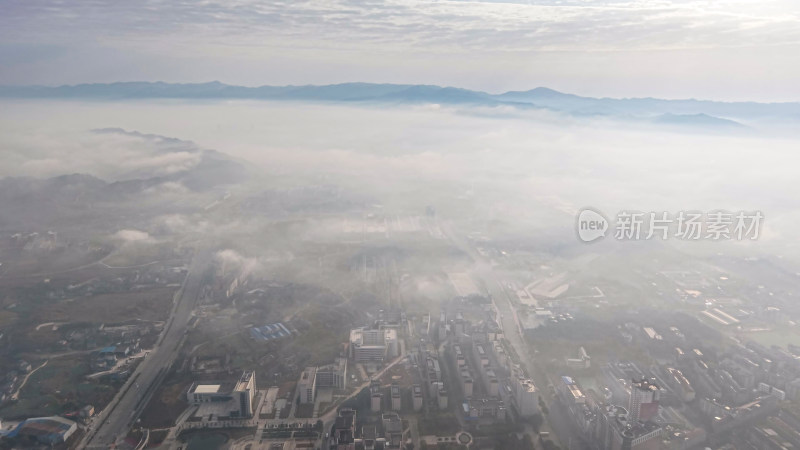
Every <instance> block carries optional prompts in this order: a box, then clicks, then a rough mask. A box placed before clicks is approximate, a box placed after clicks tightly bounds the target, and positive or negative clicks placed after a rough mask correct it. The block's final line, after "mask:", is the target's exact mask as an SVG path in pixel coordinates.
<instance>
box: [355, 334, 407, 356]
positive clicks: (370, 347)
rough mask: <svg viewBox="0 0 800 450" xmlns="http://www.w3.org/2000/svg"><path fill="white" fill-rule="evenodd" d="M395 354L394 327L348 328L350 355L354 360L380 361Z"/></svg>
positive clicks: (395, 335) (395, 338)
mask: <svg viewBox="0 0 800 450" xmlns="http://www.w3.org/2000/svg"><path fill="white" fill-rule="evenodd" d="M397 354H398V352H397V330H395V329H394V328H381V329H368V328H355V329H353V330H350V356H352V357H353V359H354V360H355V361H356V362H368V361H377V362H382V361H385V360H387V359H391V358H394V357H395V356H397Z"/></svg>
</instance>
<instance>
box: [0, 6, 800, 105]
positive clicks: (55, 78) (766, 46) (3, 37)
mask: <svg viewBox="0 0 800 450" xmlns="http://www.w3.org/2000/svg"><path fill="white" fill-rule="evenodd" d="M0 8H1V9H2V14H0V43H2V44H0V56H2V59H3V60H4V64H3V68H2V69H0V83H23V82H30V81H35V82H42V83H50V84H58V83H76V82H82V81H117V80H120V79H131V78H134V79H147V80H152V79H164V80H167V81H207V80H209V79H221V80H223V81H227V82H231V83H240V84H250V85H257V84H291V83H296V84H302V83H318V84H324V83H328V82H339V81H354V80H361V81H393V82H435V83H440V84H449V85H461V86H465V87H472V88H481V89H488V90H493V91H498V90H503V89H506V88H528V87H533V86H532V84H534V85H538V84H549V85H551V87H555V88H561V89H566V90H572V91H578V92H579V93H586V94H599V95H602V94H618V93H622V94H624V93H626V92H628V93H630V94H640V95H643V94H652V95H665V96H675V95H680V94H681V93H687V94H690V95H691V94H694V96H697V97H702V96H704V95H703V94H704V93H705V94H706V95H705V96H706V97H723V98H725V97H727V98H748V97H751V98H752V97H755V96H758V97H760V98H773V99H775V98H777V99H795V100H798V99H800V88H793V87H792V86H793V85H794V84H796V83H792V82H791V80H793V79H796V78H797V76H798V75H800V67H798V65H799V64H798V63H796V62H793V61H792V60H796V58H788V57H787V56H788V55H791V54H796V52H797V50H798V49H800V5H798V3H797V2H794V1H792V0H764V1H758V2H756V1H752V0H730V1H725V2H710V1H708V0H605V1H586V0H566V1H531V2H524V1H519V2H511V1H509V2H503V1H485V2H472V1H470V2H467V1H436V2H429V1H415V0H393V1H387V2H377V1H368V0H358V1H352V0H325V1H292V2H266V3H262V2H253V1H237V2H203V3H195V2H171V1H170V2H166V1H165V2H160V1H153V2H148V3H147V4H146V5H145V6H142V5H140V4H136V5H132V4H128V3H125V2H112V1H98V2H78V3H56V2H49V1H41V0H34V1H21V0H20V1H16V0H15V1H8V2H4V3H3V6H0ZM54 69H58V70H57V71H54ZM644 77H650V78H651V79H649V80H648V79H644ZM592 80H593V81H592ZM631 81H635V83H634V84H633V85H631V84H630V83H631ZM665 82H666V85H664V84H665ZM720 83H721V84H720ZM776 83H777V84H778V85H777V86H776V85H775V84H776ZM704 89H705V90H704ZM734 89H736V90H734ZM781 95H784V96H790V98H786V97H781Z"/></svg>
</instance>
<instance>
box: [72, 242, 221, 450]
mask: <svg viewBox="0 0 800 450" xmlns="http://www.w3.org/2000/svg"><path fill="white" fill-rule="evenodd" d="M211 261H212V253H211V251H209V250H208V249H203V250H201V249H198V250H196V251H195V255H194V257H193V259H192V263H191V266H190V267H189V271H188V272H187V274H186V278H185V279H184V280H183V284H182V286H181V288H180V289H179V290H178V292H177V293H176V294H175V301H174V305H173V308H172V312H171V314H170V319H169V320H168V321H167V325H166V326H165V328H164V331H163V332H162V335H161V339H160V341H159V342H158V343H157V344H156V346H155V347H154V348H153V349H152V350H151V351H150V353H149V355H148V356H147V357H145V359H144V361H142V362H141V363H140V364H139V366H138V367H137V368H136V370H135V371H134V373H133V374H132V375H131V377H130V378H129V379H128V381H127V382H126V383H125V385H124V386H123V387H122V389H120V391H119V392H118V393H117V395H116V396H115V397H114V399H112V400H111V402H110V403H109V404H108V406H107V407H106V408H104V409H103V410H102V411H101V412H100V413H99V414H98V416H97V417H96V418H95V420H94V421H93V422H92V424H93V425H94V427H96V428H94V429H92V428H90V429H89V430H88V432H87V434H86V436H84V439H83V441H81V443H80V444H79V445H78V448H96V449H100V448H103V449H107V448H111V447H113V446H114V444H115V443H119V442H121V441H122V440H123V439H124V438H125V436H126V435H127V434H128V431H129V430H130V429H131V426H132V425H133V423H134V422H135V421H136V420H137V419H138V417H139V415H140V414H141V412H142V410H143V409H144V407H145V406H147V402H148V401H149V399H150V397H151V396H152V394H153V392H155V391H156V390H157V389H158V386H159V385H160V384H161V382H162V381H163V378H164V377H165V376H166V374H167V372H168V369H169V367H170V365H171V364H172V362H173V361H174V360H175V358H176V356H177V355H178V351H179V349H180V346H181V344H182V342H183V338H184V336H185V332H186V330H187V325H188V322H189V319H190V318H191V314H192V311H193V310H194V308H195V306H196V304H197V300H198V297H199V295H200V290H201V288H202V280H203V275H204V274H205V272H206V270H207V269H208V268H209V267H210V265H211ZM95 424H96V425H95Z"/></svg>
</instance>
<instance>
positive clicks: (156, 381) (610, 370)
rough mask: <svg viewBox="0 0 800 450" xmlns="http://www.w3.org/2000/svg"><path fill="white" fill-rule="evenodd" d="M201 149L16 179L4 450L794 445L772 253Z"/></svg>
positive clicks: (8, 269) (8, 227)
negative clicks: (634, 233) (126, 167)
mask: <svg viewBox="0 0 800 450" xmlns="http://www.w3.org/2000/svg"><path fill="white" fill-rule="evenodd" d="M103 132H104V133H113V134H118V135H121V136H123V137H126V138H130V139H134V140H137V141H144V142H145V143H151V144H153V143H155V144H157V145H160V146H163V145H165V146H166V147H167V148H168V149H171V148H172V147H179V148H182V149H183V148H186V147H187V146H189V147H191V146H190V145H189V144H187V143H186V142H184V141H179V140H177V139H170V138H164V137H160V136H153V135H142V134H138V133H130V132H126V131H124V130H107V131H103ZM155 144H154V145H155ZM191 151H192V152H195V153H196V154H197V155H198V157H199V158H200V162H199V163H198V164H197V165H196V166H195V167H194V168H192V169H189V170H186V171H184V172H181V173H180V174H179V175H178V177H179V180H180V182H181V183H183V184H184V185H186V186H191V188H189V189H188V190H186V191H181V192H179V193H178V194H173V193H170V194H168V195H162V193H153V190H154V189H158V188H159V186H160V185H161V184H162V183H163V182H164V180H163V179H158V180H154V179H136V180H133V181H125V182H115V183H107V182H105V181H102V180H100V179H98V178H95V177H93V176H90V175H81V174H75V175H65V176H59V177H55V178H50V179H45V180H33V179H25V178H6V179H3V180H0V185H2V190H0V197H1V198H0V201H2V206H3V209H4V211H9V212H11V213H13V214H7V215H6V214H4V216H3V223H2V224H0V225H2V230H3V233H2V235H1V236H0V263H2V265H0V302H1V303H0V306H1V307H2V309H0V362H2V364H1V365H0V367H2V373H0V378H1V379H2V386H0V389H1V390H0V418H2V422H1V423H0V428H1V429H2V436H3V437H2V441H0V442H2V443H1V444H0V445H2V446H3V447H4V448H16V446H37V445H40V446H49V447H52V448H96V449H100V448H119V449H126V448H127V449H143V448H155V447H157V448H162V449H177V450H180V449H193V448H198V449H199V448H216V447H217V446H222V445H225V446H226V447H227V448H231V449H250V450H255V449H270V450H277V449H286V450H289V449H294V448H297V449H304V448H308V449H391V448H398V449H425V448H428V449H432V448H440V449H447V448H454V449H455V448H502V449H548V450H549V449H557V448H562V449H615V450H617V449H676V450H677V449H693V448H704V447H706V446H714V448H726V446H729V445H732V444H733V443H735V444H736V445H737V447H736V448H744V447H742V446H743V445H747V446H748V447H747V448H753V449H764V448H776V449H777V448H792V447H793V446H798V445H800V403H798V402H800V335H798V328H797V323H796V322H795V320H796V319H797V317H798V316H800V311H798V306H797V302H796V295H797V294H796V293H797V289H796V288H797V286H798V281H799V280H798V275H797V273H796V272H792V271H791V269H789V268H787V267H786V266H785V265H784V263H783V262H782V261H780V260H779V259H776V258H772V257H753V256H739V255H737V254H736V253H729V254H726V253H723V252H713V253H705V254H696V253H695V254H693V253H692V249H691V248H689V247H684V248H681V247H680V246H677V245H666V244H659V245H656V244H655V243H650V242H648V243H647V245H646V246H645V245H639V244H638V243H631V244H630V245H625V244H621V243H619V242H609V243H606V244H607V245H603V244H600V245H597V246H594V245H592V246H588V245H586V244H581V243H571V244H564V243H563V242H564V241H559V240H558V239H556V238H552V237H550V236H546V237H545V238H538V237H537V238H532V237H530V236H529V235H528V234H525V233H521V232H520V231H519V229H518V227H517V225H518V224H517V223H516V218H515V216H514V215H513V214H510V215H507V216H505V217H503V212H504V210H503V209H502V207H503V206H507V205H508V202H509V201H512V200H509V199H506V204H505V205H502V204H499V203H493V201H494V200H493V197H492V196H493V195H494V194H492V193H486V194H484V193H482V192H481V185H479V184H477V185H476V183H474V182H470V181H465V182H464V183H463V184H462V185H461V186H452V185H448V186H446V187H444V186H443V187H442V189H441V191H439V192H438V193H437V194H435V195H428V196H416V195H414V193H413V192H402V193H398V194H385V193H380V192H372V193H367V192H364V191H359V190H355V189H353V188H352V187H350V186H348V184H347V182H346V181H343V182H341V183H334V182H330V183H322V184H320V183H316V184H314V183H307V184H297V183H294V182H292V181H288V179H287V178H284V179H281V178H280V177H279V176H276V177H275V178H274V179H273V180H272V182H271V183H272V185H271V186H270V187H269V188H264V187H263V186H262V185H260V184H259V185H258V187H255V186H256V185H253V184H248V183H247V182H246V181H244V180H247V179H248V177H251V175H250V174H248V169H247V167H246V166H244V165H242V163H241V162H237V161H233V160H230V159H227V158H225V157H224V156H223V155H221V154H219V153H216V152H211V151H203V150H197V149H194V150H191ZM234 180H236V183H234V182H233V181H234ZM409 189H413V188H409ZM503 195H505V194H503ZM481 203H485V206H483V205H481ZM38 204H46V205H49V206H48V207H47V209H46V210H44V211H43V210H42V209H41V208H39V207H37V205H38ZM476 205H477V206H476ZM482 208H486V209H487V210H491V212H490V213H488V215H487V213H486V212H485V211H484V212H479V210H480V209H482ZM549 214H550V216H549V217H550V218H555V219H560V220H562V221H563V222H564V223H565V224H566V225H565V228H567V229H569V230H571V228H570V227H571V221H572V218H571V217H569V215H568V214H566V213H561V212H558V211H555V212H552V211H551V212H550V213H549ZM549 220H553V219H549ZM533 234H535V233H533ZM550 239H552V240H550ZM547 242H551V244H548V243H547ZM559 242H561V244H558V243H559ZM201 443H202V444H201ZM198 445H211V446H212V447H202V446H198ZM730 448H733V447H730Z"/></svg>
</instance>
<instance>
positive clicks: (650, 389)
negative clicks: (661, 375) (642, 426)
mask: <svg viewBox="0 0 800 450" xmlns="http://www.w3.org/2000/svg"><path fill="white" fill-rule="evenodd" d="M654 381H655V380H648V379H646V378H645V379H641V380H638V381H637V380H631V396H630V399H629V401H628V414H629V418H628V420H629V421H630V422H647V421H649V420H651V419H652V418H653V417H655V416H656V415H657V414H658V400H659V397H660V391H659V389H658V386H657V385H656V384H655V382H654Z"/></svg>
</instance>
